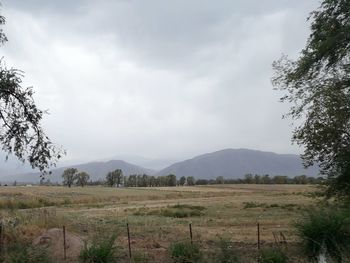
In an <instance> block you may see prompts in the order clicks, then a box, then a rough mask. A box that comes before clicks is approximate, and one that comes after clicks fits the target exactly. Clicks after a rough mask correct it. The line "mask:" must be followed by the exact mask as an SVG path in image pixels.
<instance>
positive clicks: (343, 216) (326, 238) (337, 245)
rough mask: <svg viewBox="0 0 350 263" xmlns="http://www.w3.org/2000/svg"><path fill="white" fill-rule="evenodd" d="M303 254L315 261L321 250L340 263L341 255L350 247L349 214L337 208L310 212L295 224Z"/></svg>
mask: <svg viewBox="0 0 350 263" xmlns="http://www.w3.org/2000/svg"><path fill="white" fill-rule="evenodd" d="M296 229H297V231H298V235H299V237H300V238H301V240H302V244H303V247H304V251H305V253H306V254H307V255H308V256H309V257H310V259H316V258H317V257H318V255H319V254H320V252H322V251H323V250H325V251H326V253H327V254H328V255H329V256H330V257H332V258H333V259H335V260H336V261H337V262H342V258H343V254H344V252H345V251H346V249H348V248H349V247H350V213H349V211H344V210H339V209H337V208H332V209H325V208H324V209H321V210H314V211H310V212H309V213H308V214H307V216H306V217H305V218H304V219H303V220H302V221H301V222H299V223H297V224H296Z"/></svg>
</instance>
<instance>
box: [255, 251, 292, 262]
mask: <svg viewBox="0 0 350 263" xmlns="http://www.w3.org/2000/svg"><path fill="white" fill-rule="evenodd" d="M260 262H261V263H287V262H288V258H287V256H286V254H285V253H284V252H283V251H282V250H281V249H279V248H266V249H263V250H262V251H261V253H260Z"/></svg>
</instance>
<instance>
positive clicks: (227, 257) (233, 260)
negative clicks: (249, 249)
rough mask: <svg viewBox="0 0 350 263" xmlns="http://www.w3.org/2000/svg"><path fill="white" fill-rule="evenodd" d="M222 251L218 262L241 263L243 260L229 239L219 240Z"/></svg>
mask: <svg viewBox="0 0 350 263" xmlns="http://www.w3.org/2000/svg"><path fill="white" fill-rule="evenodd" d="M219 248H220V251H219V253H218V255H216V256H215V257H216V258H217V262H218V263H239V262H241V260H240V259H239V256H238V255H237V252H236V251H235V249H234V245H233V244H232V242H230V241H229V240H227V239H224V238H221V239H220V241H219Z"/></svg>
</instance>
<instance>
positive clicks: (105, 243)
mask: <svg viewBox="0 0 350 263" xmlns="http://www.w3.org/2000/svg"><path fill="white" fill-rule="evenodd" d="M115 241H116V236H115V235H112V236H110V237H108V238H104V239H102V240H101V239H98V240H94V241H93V243H92V244H90V245H86V246H85V248H84V249H83V250H82V251H81V253H80V257H79V259H80V262H82V263H115V262H117V248H116V246H115V244H114V243H115Z"/></svg>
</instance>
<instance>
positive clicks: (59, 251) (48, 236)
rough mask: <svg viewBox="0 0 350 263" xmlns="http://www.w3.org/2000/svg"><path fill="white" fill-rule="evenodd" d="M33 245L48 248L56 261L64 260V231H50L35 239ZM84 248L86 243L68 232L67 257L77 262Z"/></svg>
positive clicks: (57, 229)
mask: <svg viewBox="0 0 350 263" xmlns="http://www.w3.org/2000/svg"><path fill="white" fill-rule="evenodd" d="M33 245H34V246H40V247H43V248H47V250H48V253H49V255H50V256H51V257H52V258H54V259H57V260H61V259H64V249H63V230H62V229H59V228H52V229H49V230H48V231H46V232H45V233H44V234H42V235H40V236H38V237H37V238H35V239H34V240H33ZM83 247H84V242H83V241H82V239H81V238H80V237H78V236H76V235H74V234H72V233H69V232H68V231H66V256H67V259H68V260H77V258H78V257H79V254H80V251H81V250H82V248H83Z"/></svg>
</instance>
